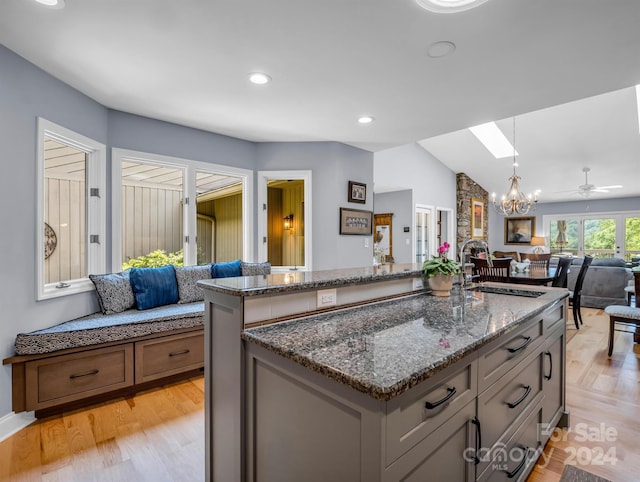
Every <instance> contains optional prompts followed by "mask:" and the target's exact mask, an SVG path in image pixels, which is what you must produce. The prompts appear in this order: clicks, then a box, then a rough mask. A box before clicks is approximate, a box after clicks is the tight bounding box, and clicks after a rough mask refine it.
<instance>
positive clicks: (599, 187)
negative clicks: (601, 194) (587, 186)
mask: <svg viewBox="0 0 640 482" xmlns="http://www.w3.org/2000/svg"><path fill="white" fill-rule="evenodd" d="M621 187H622V186H621V185H620V184H616V185H615V186H598V187H596V189H620V188H621Z"/></svg>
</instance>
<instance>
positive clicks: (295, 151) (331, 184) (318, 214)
mask: <svg viewBox="0 0 640 482" xmlns="http://www.w3.org/2000/svg"><path fill="white" fill-rule="evenodd" d="M258 165H259V166H260V169H262V170H267V171H269V170H283V169H293V170H311V171H312V174H311V175H312V184H313V185H312V195H313V205H312V213H311V215H312V217H313V260H312V263H313V269H314V270H323V269H331V268H336V267H339V268H351V267H357V266H370V265H371V264H372V263H373V236H366V237H365V236H347V235H340V234H339V233H340V231H339V227H340V207H351V208H354V209H366V210H369V211H373V189H372V187H373V154H372V153H370V152H367V151H363V150H361V149H356V148H355V147H350V146H346V145H344V144H340V143H337V142H292V143H272V142H265V143H261V144H259V145H258ZM350 180H351V181H357V182H361V183H364V184H366V185H367V202H366V204H355V203H348V202H347V193H348V188H349V181H350ZM365 239H366V240H367V241H368V247H365Z"/></svg>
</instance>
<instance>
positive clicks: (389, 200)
mask: <svg viewBox="0 0 640 482" xmlns="http://www.w3.org/2000/svg"><path fill="white" fill-rule="evenodd" d="M412 199H413V193H412V192H411V190H409V189H406V190H404V191H394V192H385V193H381V194H376V195H375V198H374V211H373V212H374V213H375V214H382V213H393V218H391V223H392V229H393V232H392V233H391V241H392V244H393V246H392V247H393V259H394V261H395V262H396V263H413V262H414V258H413V255H412V253H413V249H412V248H413V234H414V233H413V229H414V228H413V225H414V216H413V212H414V208H413V205H412ZM405 226H406V227H408V228H409V232H408V233H405V232H404V227H405ZM407 241H408V242H407Z"/></svg>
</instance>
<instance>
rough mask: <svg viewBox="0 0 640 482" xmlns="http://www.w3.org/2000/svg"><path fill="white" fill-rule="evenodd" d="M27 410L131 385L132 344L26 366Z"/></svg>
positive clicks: (74, 354)
mask: <svg viewBox="0 0 640 482" xmlns="http://www.w3.org/2000/svg"><path fill="white" fill-rule="evenodd" d="M25 375H26V399H27V407H26V409H27V410H40V409H43V408H47V407H51V406H53V405H58V404H62V403H67V402H72V401H75V400H79V399H81V398H86V397H90V396H93V395H100V394H102V393H106V392H110V391H112V390H117V389H120V388H125V387H129V386H131V385H133V344H131V343H127V344H125V345H118V346H112V347H108V348H99V349H96V350H89V351H85V352H81V353H72V354H70V355H61V356H57V357H52V358H46V359H42V360H34V361H31V362H27V363H26V374H25Z"/></svg>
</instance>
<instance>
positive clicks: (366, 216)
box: [340, 208, 373, 236]
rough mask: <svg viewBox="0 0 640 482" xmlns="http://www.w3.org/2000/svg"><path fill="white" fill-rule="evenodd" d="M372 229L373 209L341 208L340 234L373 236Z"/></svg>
mask: <svg viewBox="0 0 640 482" xmlns="http://www.w3.org/2000/svg"><path fill="white" fill-rule="evenodd" d="M372 230H373V211H365V210H364V209H351V208H340V234H353V235H360V236H371V234H372V233H373V231H372Z"/></svg>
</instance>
